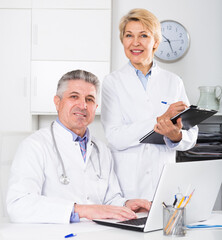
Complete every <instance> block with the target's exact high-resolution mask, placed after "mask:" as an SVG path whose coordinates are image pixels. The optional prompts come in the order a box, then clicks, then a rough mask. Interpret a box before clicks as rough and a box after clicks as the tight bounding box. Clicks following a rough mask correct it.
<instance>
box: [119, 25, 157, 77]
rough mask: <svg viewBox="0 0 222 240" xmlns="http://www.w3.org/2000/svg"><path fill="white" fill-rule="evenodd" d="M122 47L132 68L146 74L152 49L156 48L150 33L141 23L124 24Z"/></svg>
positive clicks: (149, 65)
mask: <svg viewBox="0 0 222 240" xmlns="http://www.w3.org/2000/svg"><path fill="white" fill-rule="evenodd" d="M123 46H124V51H125V54H126V57H127V58H128V59H129V60H130V61H131V63H132V64H133V66H134V67H135V68H137V69H139V70H141V71H142V72H143V73H144V74H146V73H147V72H148V70H149V69H150V67H151V65H152V61H153V56H154V49H155V48H156V47H157V46H158V43H157V42H155V40H154V37H153V35H152V33H151V32H150V31H149V30H148V29H147V28H146V27H145V26H144V25H143V24H142V23H141V22H139V21H130V22H128V23H127V24H126V28H125V32H124V35H123Z"/></svg>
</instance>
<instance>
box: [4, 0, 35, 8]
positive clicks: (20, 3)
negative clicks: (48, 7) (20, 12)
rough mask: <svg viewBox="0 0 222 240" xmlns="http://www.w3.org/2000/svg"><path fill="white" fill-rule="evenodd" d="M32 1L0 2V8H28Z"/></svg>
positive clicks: (10, 0)
mask: <svg viewBox="0 0 222 240" xmlns="http://www.w3.org/2000/svg"><path fill="white" fill-rule="evenodd" d="M31 6H32V0H0V8H30V7H31Z"/></svg>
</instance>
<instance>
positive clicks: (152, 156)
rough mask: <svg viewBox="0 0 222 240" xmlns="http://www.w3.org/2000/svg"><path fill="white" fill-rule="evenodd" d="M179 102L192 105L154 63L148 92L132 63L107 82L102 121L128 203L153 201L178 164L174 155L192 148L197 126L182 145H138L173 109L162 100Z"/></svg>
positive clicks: (180, 85)
mask: <svg viewBox="0 0 222 240" xmlns="http://www.w3.org/2000/svg"><path fill="white" fill-rule="evenodd" d="M181 100H182V101H184V102H186V103H187V104H189V102H188V99H187V96H186V93H185V89H184V85H183V82H182V80H181V79H180V78H179V77H178V76H176V75H175V74H173V73H171V72H168V71H166V70H163V69H161V68H159V67H158V66H157V65H156V64H154V66H153V69H152V74H151V77H150V78H149V80H148V83H147V89H146V91H145V90H144V88H143V86H142V83H141V82H140V80H139V78H138V77H137V75H136V73H135V70H134V69H133V67H132V66H130V65H129V64H127V65H125V66H124V67H123V68H122V69H120V70H118V71H115V72H113V73H111V74H109V75H108V76H106V77H105V79H104V81H103V87H102V108H101V120H102V124H103V126H104V130H105V135H106V138H107V140H108V143H109V146H110V148H111V151H112V154H113V157H114V160H115V169H116V174H117V176H118V178H119V181H120V186H121V188H122V191H123V193H124V196H125V197H126V198H146V199H148V200H152V199H153V195H154V192H155V189H156V187H157V183H158V180H159V177H160V174H161V171H162V169H163V166H164V164H165V163H168V162H175V154H176V150H187V149H189V148H191V147H193V146H194V144H195V142H196V139H197V132H198V128H197V127H193V128H191V129H190V130H189V131H184V130H183V131H182V140H181V141H180V142H179V144H178V145H175V144H172V142H171V141H169V139H165V140H166V145H156V144H139V139H140V138H141V137H143V136H144V135H145V134H146V133H148V132H149V131H151V130H152V129H153V127H154V125H155V124H156V118H157V116H160V115H162V114H163V113H164V112H165V111H166V110H167V108H168V107H169V106H168V105H165V104H162V103H161V101H166V102H168V103H174V102H177V101H181ZM167 140H168V141H167Z"/></svg>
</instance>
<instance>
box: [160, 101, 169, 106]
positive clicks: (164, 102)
mask: <svg viewBox="0 0 222 240" xmlns="http://www.w3.org/2000/svg"><path fill="white" fill-rule="evenodd" d="M161 103H163V104H166V105H170V103H168V102H166V101H161Z"/></svg>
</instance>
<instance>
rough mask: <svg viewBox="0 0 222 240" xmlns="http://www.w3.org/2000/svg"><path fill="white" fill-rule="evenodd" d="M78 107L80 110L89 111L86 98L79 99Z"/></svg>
mask: <svg viewBox="0 0 222 240" xmlns="http://www.w3.org/2000/svg"><path fill="white" fill-rule="evenodd" d="M78 107H79V108H80V109H87V103H86V101H85V98H82V99H79V101H78Z"/></svg>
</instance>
